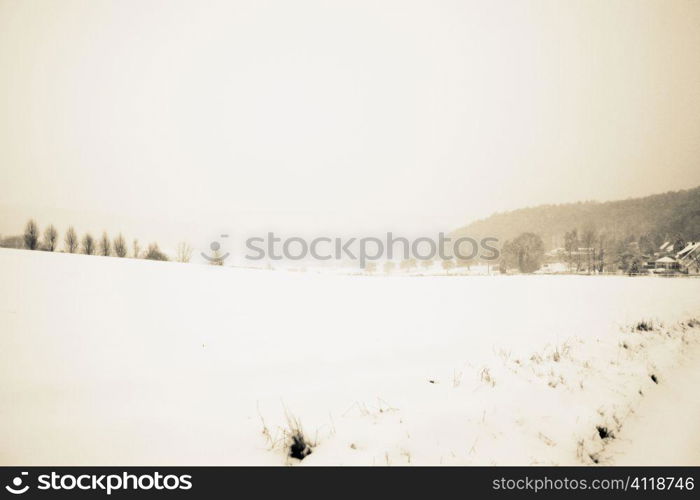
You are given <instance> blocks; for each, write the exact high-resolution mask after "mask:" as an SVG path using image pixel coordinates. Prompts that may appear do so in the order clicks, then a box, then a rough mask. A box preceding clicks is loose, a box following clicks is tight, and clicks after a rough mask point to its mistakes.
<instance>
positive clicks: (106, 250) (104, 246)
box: [100, 231, 112, 257]
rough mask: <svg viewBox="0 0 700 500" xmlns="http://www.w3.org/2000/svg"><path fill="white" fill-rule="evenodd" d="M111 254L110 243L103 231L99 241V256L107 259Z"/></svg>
mask: <svg viewBox="0 0 700 500" xmlns="http://www.w3.org/2000/svg"><path fill="white" fill-rule="evenodd" d="M111 254H112V242H111V241H110V240H109V235H108V234H107V232H106V231H105V232H104V233H102V238H101V239H100V255H104V256H105V257H109V256H110V255H111Z"/></svg>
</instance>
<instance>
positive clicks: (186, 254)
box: [175, 241, 192, 262]
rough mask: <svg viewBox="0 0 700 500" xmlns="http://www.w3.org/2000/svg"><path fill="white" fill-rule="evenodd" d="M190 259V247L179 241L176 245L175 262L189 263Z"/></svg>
mask: <svg viewBox="0 0 700 500" xmlns="http://www.w3.org/2000/svg"><path fill="white" fill-rule="evenodd" d="M191 258H192V247H191V246H190V245H189V244H187V242H185V241H181V242H180V243H178V245H177V251H176V254H175V260H177V261H178V262H189V261H190V259H191Z"/></svg>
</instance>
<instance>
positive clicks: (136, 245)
mask: <svg viewBox="0 0 700 500" xmlns="http://www.w3.org/2000/svg"><path fill="white" fill-rule="evenodd" d="M133 255H134V259H140V258H141V245H139V240H137V239H134V247H133Z"/></svg>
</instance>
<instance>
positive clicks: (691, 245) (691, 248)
mask: <svg viewBox="0 0 700 500" xmlns="http://www.w3.org/2000/svg"><path fill="white" fill-rule="evenodd" d="M698 248H700V241H696V242H695V243H693V242H692V241H691V242H690V243H688V244H687V245H686V246H685V248H683V250H681V251H680V252H678V253H677V254H676V257H686V256H687V255H690V254H691V253H693V252H694V251H695V250H697V249H698Z"/></svg>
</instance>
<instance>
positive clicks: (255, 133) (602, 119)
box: [0, 0, 700, 235]
mask: <svg viewBox="0 0 700 500" xmlns="http://www.w3.org/2000/svg"><path fill="white" fill-rule="evenodd" d="M699 117H700V1H697V0H695V1H694V0H659V1H641V0H630V1H616V0H599V1H595V0H588V1H571V0H552V1H525V0H518V1H515V0H513V1H493V0H480V1H465V0H459V1H457V0H455V1H440V0H432V1H428V0H423V1H409V0H396V1H385V0H372V1H362V0H348V1H333V0H317V1H306V0H270V1H259V0H258V1H256V0H249V1H221V2H218V1H211V0H198V1H194V0H192V1H174V0H168V1H152V0H132V1H125V0H120V1H117V0H114V1H105V0H83V1H75V0H60V1H59V0H46V1H32V0H0V165H1V170H0V207H2V208H1V209H2V210H3V212H4V217H3V216H0V232H2V233H5V234H7V233H9V232H15V233H17V232H19V231H20V230H21V228H22V226H23V223H24V221H25V220H26V218H27V217H29V216H31V215H33V216H36V217H38V218H39V219H40V223H42V224H45V223H48V222H56V223H58V224H59V225H63V224H66V223H68V222H73V223H74V224H76V226H78V227H79V228H80V227H83V226H88V227H92V228H95V229H101V227H105V228H106V229H110V230H119V229H122V228H123V229H125V230H126V231H128V230H129V228H130V227H133V228H135V226H134V225H133V224H134V221H135V220H137V219H141V222H140V224H141V225H142V226H141V228H140V229H138V230H139V231H146V230H150V231H151V233H152V234H156V235H157V234H158V231H165V230H166V228H169V229H168V230H174V231H176V232H177V231H183V230H182V229H181V228H185V227H188V224H189V225H195V226H197V227H199V228H200V230H206V231H209V230H211V231H216V230H218V227H228V225H230V224H233V223H235V224H245V222H241V221H247V223H249V224H258V227H260V228H264V227H265V224H269V225H270V226H275V225H277V226H278V227H279V226H284V225H285V224H289V225H290V227H291V226H294V225H297V224H298V225H300V226H304V225H306V226H308V225H311V226H313V225H314V224H317V225H319V226H320V225H326V226H328V227H331V226H332V227H335V228H338V229H341V230H342V229H345V228H348V227H352V228H357V227H361V226H362V225H364V224H367V225H369V226H372V227H373V228H377V226H378V225H384V226H385V227H387V228H390V227H396V226H392V225H393V224H397V221H403V223H404V224H405V223H414V224H416V225H418V226H420V225H424V226H429V225H431V224H432V225H437V226H439V229H445V228H448V229H449V228H452V227H454V226H455V225H461V224H463V223H466V222H469V221H470V220H472V219H474V218H477V217H482V216H484V215H488V214H490V213H491V212H494V211H501V210H507V209H513V208H518V207H522V206H527V205H535V204H540V203H550V202H565V201H577V200H584V199H597V200H607V199H617V198H625V197H630V196H639V195H645V194H651V193H656V192H663V191H666V190H675V189H683V188H687V187H692V186H696V185H699V184H700V118H699ZM106 214H110V217H111V218H110V219H109V220H108V221H107V220H106V219H105V217H106ZM49 217H54V218H56V219H57V220H55V221H50V220H48V218H49ZM144 221H145V222H144ZM229 221H230V222H229ZM251 221H252V222H251ZM407 221H408V222H407ZM100 224H103V226H100ZM148 224H151V226H150V229H148V227H147V226H148ZM210 226H211V229H210ZM437 226H436V227H437ZM144 228H146V229H144ZM202 228H205V229H202ZM134 230H135V231H136V230H137V229H134ZM183 232H184V231H183Z"/></svg>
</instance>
